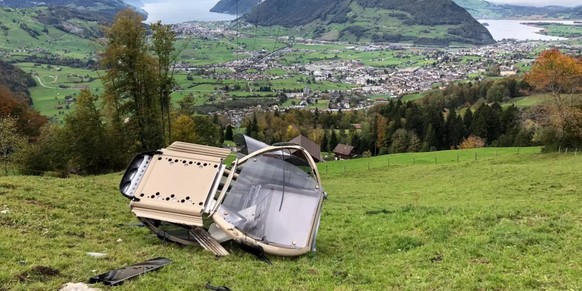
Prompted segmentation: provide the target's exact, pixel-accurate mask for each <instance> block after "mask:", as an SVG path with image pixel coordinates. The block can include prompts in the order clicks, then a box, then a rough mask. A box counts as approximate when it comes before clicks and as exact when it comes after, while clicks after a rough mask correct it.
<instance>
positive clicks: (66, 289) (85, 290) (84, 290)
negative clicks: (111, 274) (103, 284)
mask: <svg viewBox="0 0 582 291" xmlns="http://www.w3.org/2000/svg"><path fill="white" fill-rule="evenodd" d="M59 291H101V289H99V288H93V287H91V286H89V285H87V284H85V283H67V284H65V286H63V288H61V289H60V290H59Z"/></svg>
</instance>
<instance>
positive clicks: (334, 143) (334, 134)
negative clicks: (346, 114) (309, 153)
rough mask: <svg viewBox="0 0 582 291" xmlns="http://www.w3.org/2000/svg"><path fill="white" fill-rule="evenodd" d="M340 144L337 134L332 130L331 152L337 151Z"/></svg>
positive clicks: (330, 138) (330, 139)
mask: <svg viewBox="0 0 582 291" xmlns="http://www.w3.org/2000/svg"><path fill="white" fill-rule="evenodd" d="M338 144H339V141H338V139H337V134H336V133H335V129H331V134H330V136H329V151H333V150H335V147H336V146H337V145H338Z"/></svg>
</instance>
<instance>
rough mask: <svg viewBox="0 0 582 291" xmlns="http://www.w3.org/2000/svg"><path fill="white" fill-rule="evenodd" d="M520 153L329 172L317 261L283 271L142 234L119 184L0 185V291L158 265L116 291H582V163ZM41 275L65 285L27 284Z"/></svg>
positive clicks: (278, 262) (110, 179)
mask: <svg viewBox="0 0 582 291" xmlns="http://www.w3.org/2000/svg"><path fill="white" fill-rule="evenodd" d="M515 150H516V149H513V150H511V149H506V150H503V153H506V154H508V155H499V156H498V157H497V158H493V157H491V158H488V159H480V161H479V162H474V161H470V160H468V161H464V160H462V161H461V162H460V163H458V164H457V163H449V164H438V165H430V164H417V165H414V166H413V165H407V166H404V165H398V166H396V165H392V166H390V167H387V166H380V165H379V164H378V166H377V167H374V168H373V170H370V171H368V170H366V169H361V170H358V171H355V170H354V171H350V170H348V172H347V173H343V171H342V168H343V165H344V164H347V165H350V166H351V168H350V169H356V168H357V167H356V166H355V165H357V164H360V165H362V164H365V163H366V162H367V161H368V160H366V159H361V160H356V161H341V162H332V163H327V164H326V165H327V166H328V167H329V169H330V171H329V173H328V174H325V173H324V174H323V180H324V184H325V187H326V190H327V192H328V193H329V200H327V201H326V203H325V206H324V213H323V217H322V222H321V228H320V233H319V237H318V252H317V253H316V254H310V255H307V256H303V257H300V258H296V259H290V258H274V257H273V258H272V261H273V265H272V266H269V265H267V264H264V263H261V262H259V261H257V260H255V259H254V258H252V257H251V256H250V255H248V254H246V253H243V252H241V251H240V250H239V249H238V248H236V247H234V246H227V248H230V249H232V251H233V252H234V253H233V254H232V255H230V256H228V257H225V258H222V259H216V258H214V256H213V255H211V254H210V253H209V252H205V251H203V250H201V249H200V248H197V247H181V246H177V245H174V244H165V243H163V242H161V241H159V240H158V239H157V238H156V237H154V236H153V235H151V234H150V233H149V231H147V230H146V229H144V228H138V227H134V226H132V225H133V224H135V223H136V220H135V219H134V218H133V216H132V214H131V213H129V211H128V208H127V203H128V201H127V200H126V199H125V198H123V197H121V195H119V194H118V192H117V190H116V188H117V183H118V180H119V178H120V176H119V174H114V175H107V176H99V177H87V178H72V179H66V180H63V179H56V178H46V177H44V178H43V177H0V207H2V208H3V209H2V210H8V213H7V214H0V230H1V233H2V235H3V236H2V244H0V257H2V258H3V263H2V264H1V265H0V289H10V290H49V289H52V290H54V289H56V288H58V287H59V286H60V285H61V284H63V283H65V282H70V281H72V282H79V281H86V280H87V279H88V278H89V277H91V276H93V275H95V274H97V273H100V272H103V271H105V270H109V269H114V268H118V267H121V266H124V265H127V264H131V263H135V262H138V261H142V260H145V259H148V258H152V257H156V256H166V257H169V258H171V259H172V260H174V261H175V263H174V264H172V265H170V266H167V267H165V268H164V269H162V270H161V271H159V272H158V273H154V274H150V275H146V276H144V277H142V278H140V279H137V280H133V281H128V282H127V283H126V284H125V285H124V286H122V287H118V288H116V289H117V290H167V289H175V290H198V289H201V288H202V286H203V284H205V283H206V282H208V281H211V282H212V283H213V284H215V285H226V286H229V287H230V288H232V289H233V290H266V289H282V290H290V289H293V290H330V289H336V290H351V289H364V290H381V289H532V288H549V289H572V290H575V289H579V288H581V287H582V265H581V264H580V262H581V261H582V225H581V223H580V222H581V220H582V207H581V206H582V199H580V198H581V197H580V195H581V194H580V193H582V180H580V179H579V177H578V174H577V173H579V172H580V171H582V163H581V159H582V157H580V156H576V157H575V156H573V155H569V156H564V155H559V156H558V155H539V154H524V152H523V151H522V152H521V154H520V155H516V154H510V155H509V153H511V152H512V151H515ZM522 150H523V149H522ZM535 150H537V149H534V151H535ZM480 153H481V152H480ZM429 154H432V155H433V156H435V155H443V159H446V158H444V157H445V156H449V157H450V156H451V155H454V154H455V152H453V153H451V152H443V153H428V154H425V155H429ZM471 155H472V153H469V156H471ZM483 155H485V153H483ZM409 157H410V156H409ZM439 157H441V156H439ZM380 158H383V157H380ZM380 158H378V159H380ZM419 159H420V158H419ZM370 161H374V159H371V160H370ZM118 239H121V240H122V241H121V242H116V241H117V240H118ZM86 252H104V253H107V256H106V257H105V258H93V257H90V256H88V255H86ZM35 266H48V267H52V268H55V269H58V270H59V271H60V275H57V276H51V277H44V278H42V277H38V276H37V277H35V276H29V277H28V278H26V276H20V277H22V278H23V281H22V282H21V281H19V280H18V277H19V275H21V274H23V273H25V272H27V271H30V270H31V269H32V268H33V267H35ZM101 287H103V286H101Z"/></svg>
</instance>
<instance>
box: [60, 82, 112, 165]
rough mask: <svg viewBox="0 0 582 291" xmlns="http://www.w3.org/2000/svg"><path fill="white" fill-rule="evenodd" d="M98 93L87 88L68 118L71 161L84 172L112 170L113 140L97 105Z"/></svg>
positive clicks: (66, 132) (66, 128) (66, 130)
mask: <svg viewBox="0 0 582 291" xmlns="http://www.w3.org/2000/svg"><path fill="white" fill-rule="evenodd" d="M96 103H97V96H95V95H93V94H91V92H90V91H89V90H87V89H85V90H82V91H81V93H80V94H79V96H78V97H77V103H76V107H75V111H73V112H72V113H71V114H69V115H67V116H66V117H65V120H64V121H65V125H64V134H63V135H64V140H63V141H62V142H63V143H64V145H65V147H66V148H67V151H66V152H67V155H66V156H67V160H68V162H69V164H70V165H71V166H73V167H75V168H76V170H78V171H80V172H81V173H86V174H101V173H106V172H108V171H110V170H113V169H114V167H113V164H112V163H111V161H112V160H116V157H114V156H112V153H111V151H110V150H109V148H108V147H109V145H110V142H109V141H108V136H107V134H106V130H105V126H104V124H103V120H102V116H101V112H100V111H99V109H98V108H97V105H96Z"/></svg>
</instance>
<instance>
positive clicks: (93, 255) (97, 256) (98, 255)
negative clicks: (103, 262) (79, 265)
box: [87, 252, 107, 258]
mask: <svg viewBox="0 0 582 291" xmlns="http://www.w3.org/2000/svg"><path fill="white" fill-rule="evenodd" d="M87 255H88V256H90V257H94V258H102V257H105V256H107V254H106V253H95V252H87Z"/></svg>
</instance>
